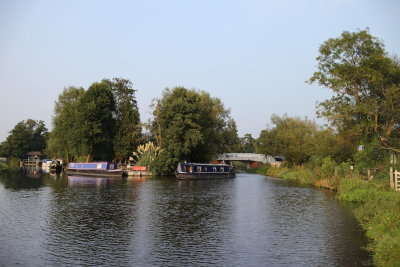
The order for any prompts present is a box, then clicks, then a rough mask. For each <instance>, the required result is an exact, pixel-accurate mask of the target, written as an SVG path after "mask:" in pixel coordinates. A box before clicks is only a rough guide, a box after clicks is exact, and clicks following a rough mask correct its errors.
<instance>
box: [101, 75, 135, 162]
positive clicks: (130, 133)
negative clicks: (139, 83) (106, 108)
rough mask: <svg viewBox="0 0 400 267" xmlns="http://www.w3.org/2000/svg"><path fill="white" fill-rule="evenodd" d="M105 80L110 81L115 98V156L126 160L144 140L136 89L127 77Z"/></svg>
mask: <svg viewBox="0 0 400 267" xmlns="http://www.w3.org/2000/svg"><path fill="white" fill-rule="evenodd" d="M103 82H106V83H109V85H110V87H111V90H112V93H113V95H114V100H115V113H114V114H115V120H116V129H115V138H114V150H115V157H116V158H117V159H118V160H126V159H129V156H130V154H131V153H132V151H134V150H135V149H136V147H137V146H138V145H139V144H140V142H141V140H142V134H141V125H140V114H139V109H138V106H137V101H136V98H135V92H136V90H134V89H133V84H132V82H130V81H129V80H127V79H122V78H114V79H112V80H111V81H110V80H103Z"/></svg>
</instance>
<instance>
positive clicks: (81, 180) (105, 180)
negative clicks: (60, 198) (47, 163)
mask: <svg viewBox="0 0 400 267" xmlns="http://www.w3.org/2000/svg"><path fill="white" fill-rule="evenodd" d="M121 180H122V178H116V177H95V176H91V177H89V176H74V175H68V184H69V185H97V186H99V185H107V184H117V183H121Z"/></svg>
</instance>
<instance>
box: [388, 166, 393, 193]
mask: <svg viewBox="0 0 400 267" xmlns="http://www.w3.org/2000/svg"><path fill="white" fill-rule="evenodd" d="M389 172H390V173H389V175H390V188H392V189H394V182H393V167H390V171H389Z"/></svg>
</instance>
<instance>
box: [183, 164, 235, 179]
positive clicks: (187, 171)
mask: <svg viewBox="0 0 400 267" xmlns="http://www.w3.org/2000/svg"><path fill="white" fill-rule="evenodd" d="M175 175H176V178H178V179H218V178H234V177H235V172H234V170H233V166H231V165H228V164H205V163H186V162H185V163H182V162H181V163H179V164H178V167H177V169H176V171H175Z"/></svg>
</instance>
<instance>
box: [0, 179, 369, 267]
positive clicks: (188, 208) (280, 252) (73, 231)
mask: <svg viewBox="0 0 400 267" xmlns="http://www.w3.org/2000/svg"><path fill="white" fill-rule="evenodd" d="M0 223H1V225H2V226H3V227H0V236H1V237H2V238H0V266H2V265H6V266H9V265H16V264H21V265H30V266H42V265H47V266H48V265H50V266H53V265H54V266H58V265H71V266H76V265H90V266H215V265H217V266H276V265H296V266H297V265H304V266H308V265H336V266H359V265H362V264H363V263H364V262H366V261H367V262H368V261H369V260H370V255H368V253H367V252H365V251H363V250H362V249H361V247H362V246H365V237H364V235H363V234H362V232H361V231H360V229H359V227H358V226H357V222H356V221H355V220H354V217H353V216H352V214H351V212H350V211H349V209H347V207H346V206H345V205H343V204H342V203H341V202H339V201H337V200H335V199H334V195H333V193H332V192H330V191H325V190H315V189H313V188H303V187H297V186H295V185H294V184H291V183H287V182H285V181H282V180H276V179H271V178H268V177H264V176H258V175H249V174H239V175H238V176H237V178H235V179H222V180H215V181H213V180H205V181H178V180H176V179H175V178H145V179H143V178H142V179H131V178H129V179H127V178H101V177H98V178H94V177H80V176H62V175H61V176H51V175H50V174H44V175H43V176H42V177H41V178H28V177H27V176H26V175H25V173H19V176H18V175H17V174H15V175H11V174H9V175H4V174H3V175H1V176H0ZM21 249H23V251H21ZM8 255H11V256H12V257H8Z"/></svg>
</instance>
